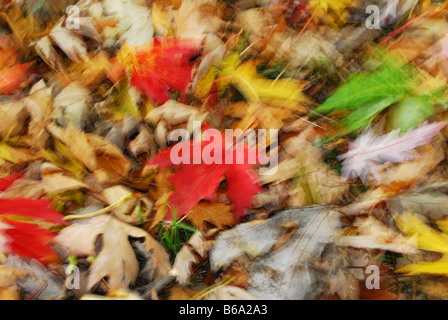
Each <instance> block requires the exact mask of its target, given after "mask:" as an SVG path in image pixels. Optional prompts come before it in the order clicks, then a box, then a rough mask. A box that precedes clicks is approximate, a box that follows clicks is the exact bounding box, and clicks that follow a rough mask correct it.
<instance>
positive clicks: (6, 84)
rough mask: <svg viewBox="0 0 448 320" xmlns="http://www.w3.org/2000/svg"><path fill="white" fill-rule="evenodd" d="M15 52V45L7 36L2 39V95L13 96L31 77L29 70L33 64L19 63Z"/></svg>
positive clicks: (0, 66) (0, 93)
mask: <svg viewBox="0 0 448 320" xmlns="http://www.w3.org/2000/svg"><path fill="white" fill-rule="evenodd" d="M14 50H15V47H14V43H13V42H12V41H11V40H10V39H9V38H8V37H7V36H3V37H2V38H0V72H1V73H2V77H1V78H0V95H9V94H13V93H14V92H16V91H17V90H18V89H20V88H21V87H22V85H23V84H24V83H25V82H26V81H27V80H28V78H29V75H30V74H29V72H28V69H29V68H30V67H31V65H32V64H33V62H28V63H23V64H21V63H19V62H18V61H17V57H16V55H15V53H14Z"/></svg>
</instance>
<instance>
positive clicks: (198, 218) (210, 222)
mask: <svg viewBox="0 0 448 320" xmlns="http://www.w3.org/2000/svg"><path fill="white" fill-rule="evenodd" d="M188 218H189V219H190V220H191V223H192V224H193V226H194V227H195V228H196V229H199V230H200V231H201V232H207V231H208V230H209V229H212V228H213V227H216V228H219V229H221V230H225V229H227V228H229V227H233V226H234V225H235V220H234V216H233V213H232V210H231V208H230V206H229V205H227V204H224V203H219V202H213V203H208V202H200V203H198V204H197V205H196V206H195V207H194V209H193V211H192V212H191V213H190V214H189V215H188Z"/></svg>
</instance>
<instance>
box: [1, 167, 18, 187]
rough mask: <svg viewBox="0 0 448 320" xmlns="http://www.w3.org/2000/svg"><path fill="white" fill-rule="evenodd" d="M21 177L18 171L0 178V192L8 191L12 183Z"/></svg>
mask: <svg viewBox="0 0 448 320" xmlns="http://www.w3.org/2000/svg"><path fill="white" fill-rule="evenodd" d="M21 175H22V172H21V171H18V172H13V173H11V174H10V175H8V176H6V177H4V178H0V191H5V190H6V189H8V188H9V187H10V186H11V185H12V184H13V183H14V181H16V180H17V179H19V178H20V176H21Z"/></svg>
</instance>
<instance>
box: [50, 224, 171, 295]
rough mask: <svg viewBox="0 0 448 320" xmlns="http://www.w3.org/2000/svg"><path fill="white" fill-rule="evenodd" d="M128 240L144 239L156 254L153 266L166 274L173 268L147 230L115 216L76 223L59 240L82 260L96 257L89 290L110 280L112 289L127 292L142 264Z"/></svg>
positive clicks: (56, 240)
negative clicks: (100, 237) (132, 238)
mask: <svg viewBox="0 0 448 320" xmlns="http://www.w3.org/2000/svg"><path fill="white" fill-rule="evenodd" d="M99 236H102V243H103V246H102V248H101V251H100V252H99V253H98V255H96V250H95V249H96V242H97V239H98V237H99ZM128 237H134V238H144V241H145V242H144V243H145V246H146V250H147V252H149V251H150V250H152V251H153V255H152V259H153V266H154V268H157V269H158V270H159V272H161V273H162V274H166V273H167V272H168V271H169V270H170V269H171V268H170V263H169V257H168V254H167V253H166V252H165V250H164V249H163V247H162V246H161V244H160V243H158V242H157V241H156V240H154V239H153V238H152V237H151V236H150V235H149V234H148V233H146V232H145V231H144V230H142V229H139V228H136V227H133V226H130V225H128V224H126V223H124V222H121V221H120V220H117V219H116V218H113V217H111V216H106V215H101V216H97V217H94V218H91V219H87V220H83V221H80V222H78V223H75V224H73V225H71V226H69V227H67V228H65V229H64V230H62V231H61V233H60V234H59V235H58V236H57V237H56V238H55V243H56V244H58V245H60V246H62V247H65V248H66V249H67V250H68V251H69V252H70V254H75V255H77V256H81V257H88V256H96V259H95V262H94V263H93V264H92V266H91V270H90V271H91V273H90V275H89V278H88V283H87V288H88V289H89V290H90V289H92V288H93V287H94V286H95V285H96V284H97V283H98V282H100V281H101V279H103V278H104V277H108V285H109V289H127V288H128V286H129V284H131V283H133V282H134V281H135V279H136V278H137V275H138V262H137V259H136V257H135V254H134V251H133V249H132V247H131V245H130V243H129V241H128Z"/></svg>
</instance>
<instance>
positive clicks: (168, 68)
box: [122, 38, 201, 105]
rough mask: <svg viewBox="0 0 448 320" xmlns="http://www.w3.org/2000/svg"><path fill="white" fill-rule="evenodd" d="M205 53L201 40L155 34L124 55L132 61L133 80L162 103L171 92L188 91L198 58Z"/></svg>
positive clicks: (153, 99) (137, 85)
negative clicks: (151, 38)
mask: <svg viewBox="0 0 448 320" xmlns="http://www.w3.org/2000/svg"><path fill="white" fill-rule="evenodd" d="M200 53H201V47H200V43H199V42H198V41H192V40H191V41H190V40H181V39H175V38H172V39H159V38H155V39H154V40H153V41H152V42H150V43H148V44H147V45H145V46H141V47H137V48H136V49H135V52H134V53H130V54H129V55H128V56H125V57H124V58H122V59H123V60H122V63H124V64H125V66H126V62H127V61H126V60H128V61H129V60H130V64H131V69H132V70H131V73H132V78H131V84H132V85H133V86H135V87H137V88H138V89H140V90H141V91H142V92H144V93H145V94H146V96H147V97H148V98H150V99H151V100H152V101H154V102H155V103H157V105H161V104H163V103H165V102H166V101H168V100H169V99H170V97H171V94H174V93H176V92H178V93H179V94H181V95H183V94H185V91H186V89H187V86H188V84H189V83H190V80H191V76H192V70H193V67H194V65H195V61H194V58H195V57H196V56H198V55H199V54H200Z"/></svg>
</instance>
